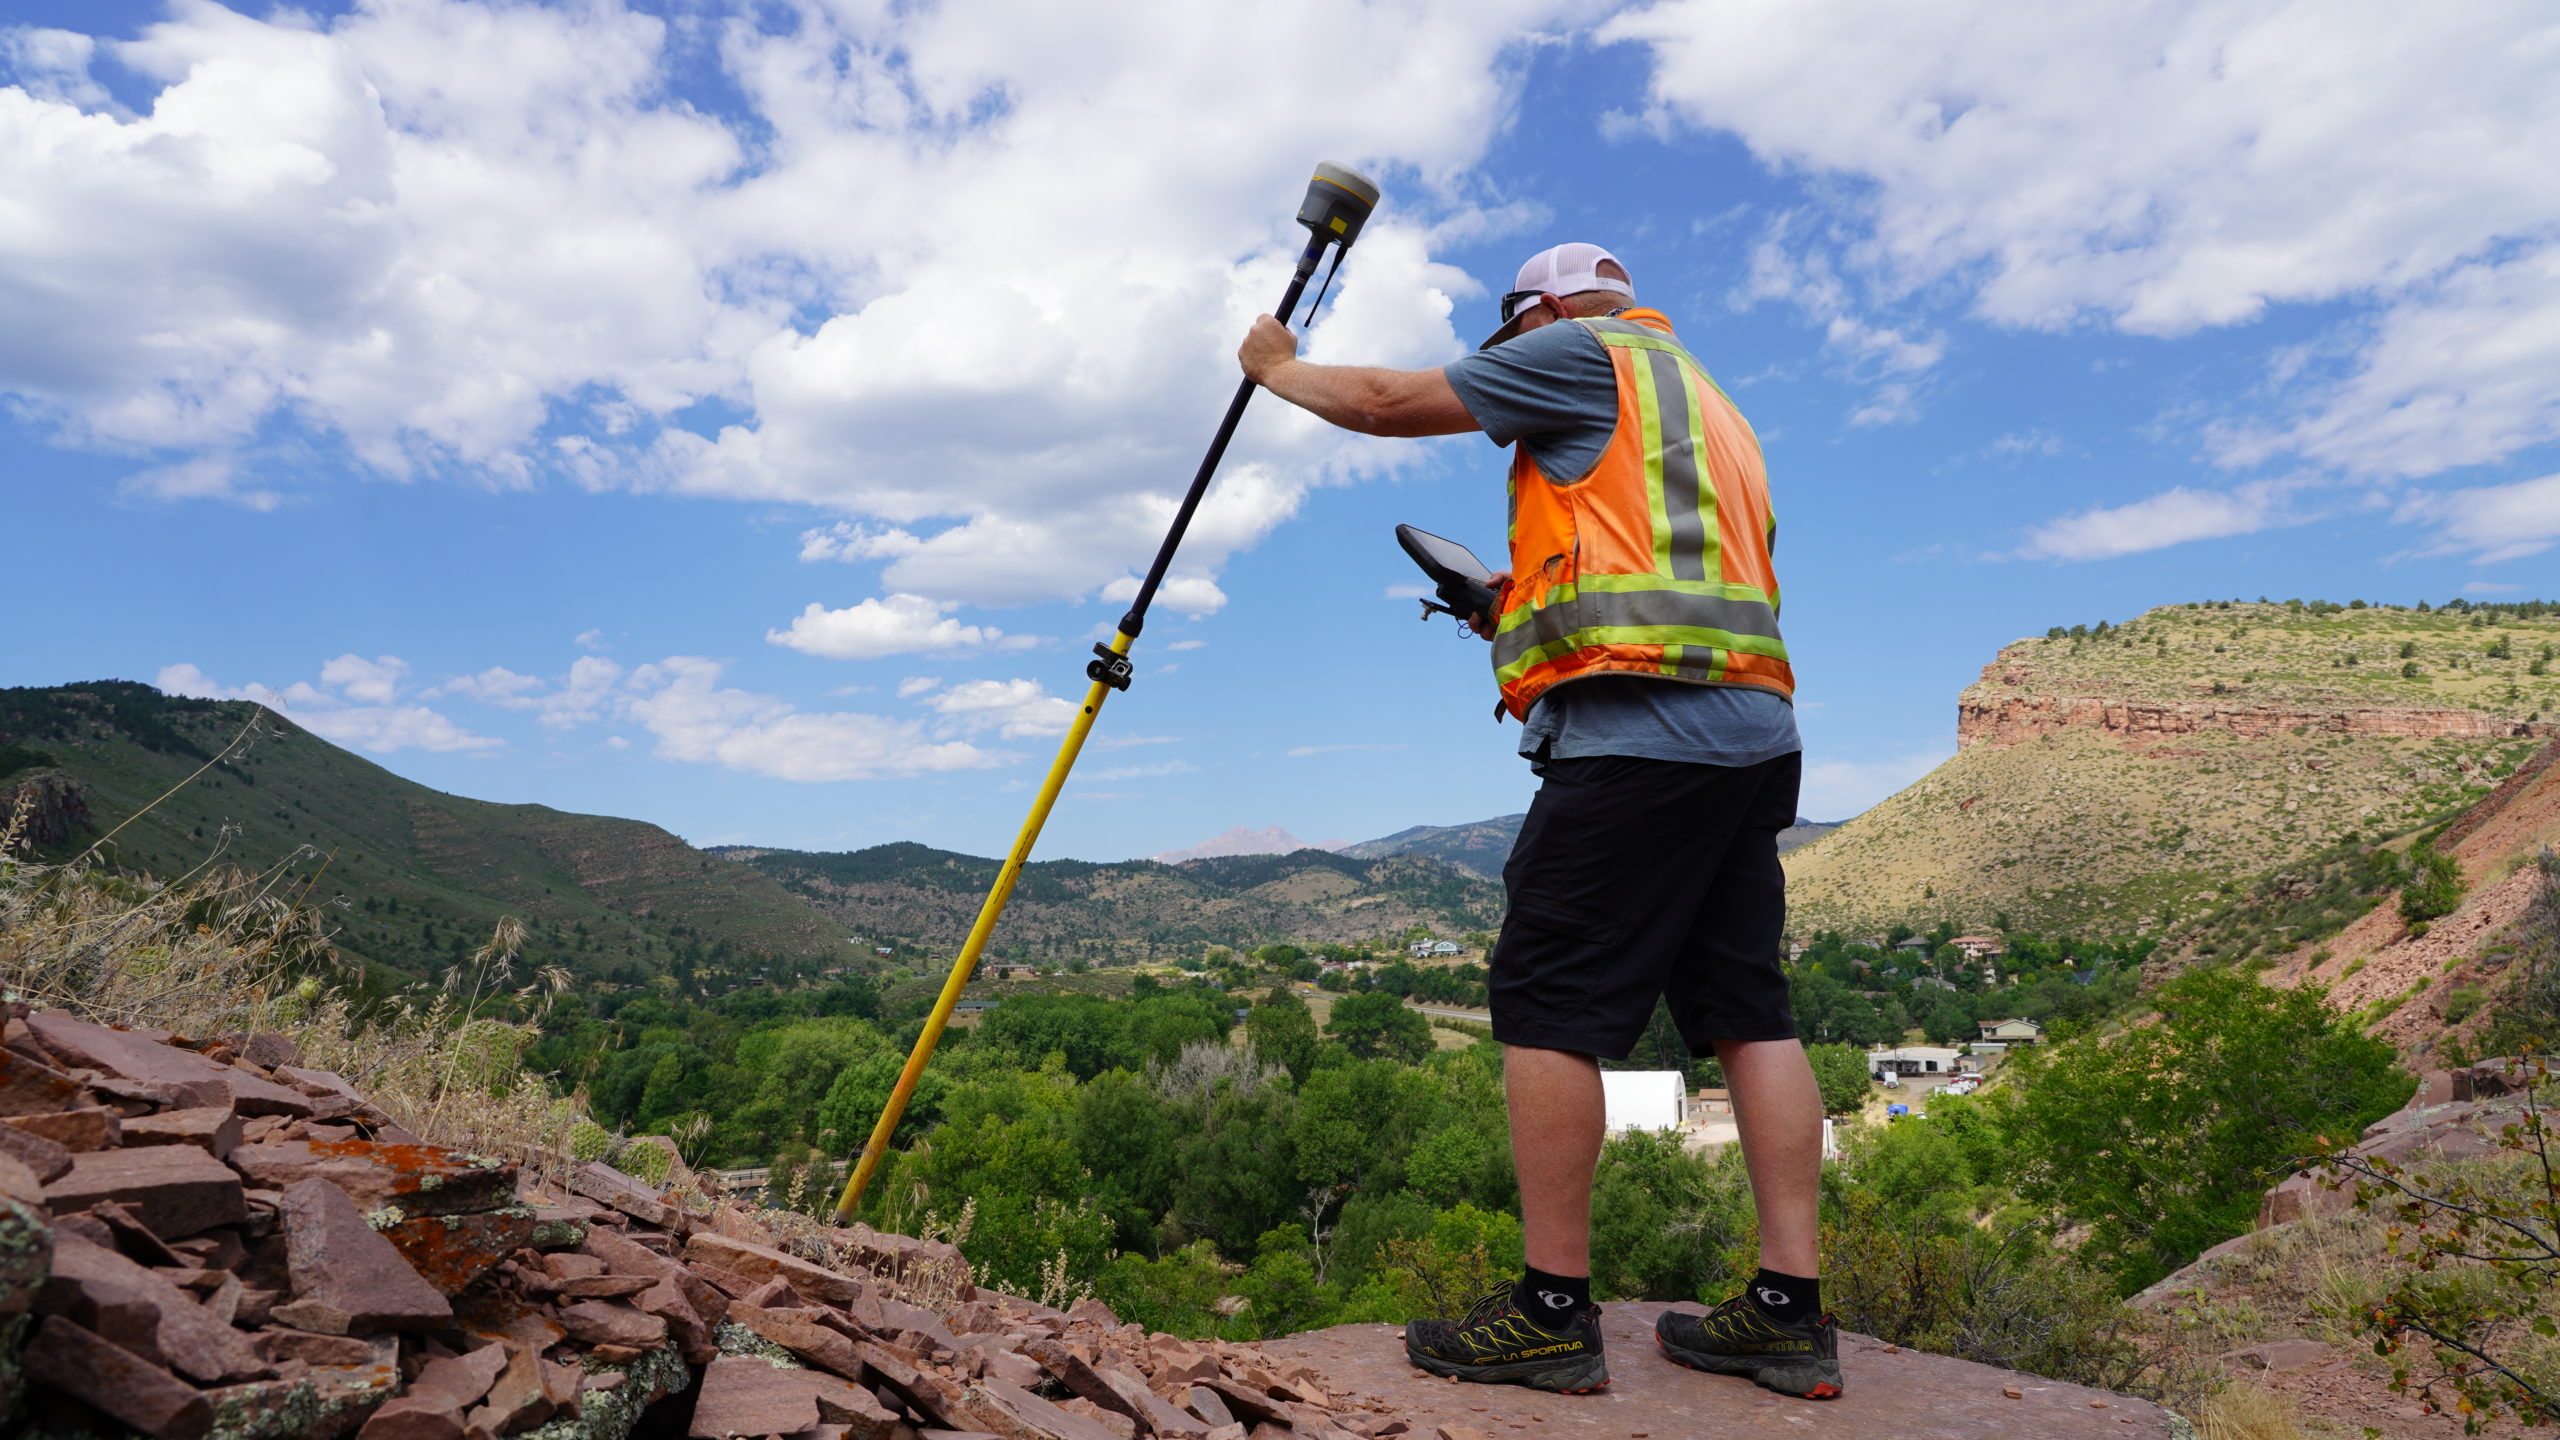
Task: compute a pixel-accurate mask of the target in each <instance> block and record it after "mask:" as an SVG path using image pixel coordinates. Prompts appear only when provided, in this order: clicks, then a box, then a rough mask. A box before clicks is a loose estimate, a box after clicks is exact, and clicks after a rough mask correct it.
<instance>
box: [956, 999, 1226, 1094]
mask: <svg viewBox="0 0 2560 1440" xmlns="http://www.w3.org/2000/svg"><path fill="white" fill-rule="evenodd" d="M1163 998H1165V997H1158V1000H1150V1001H1148V1002H1146V1003H1148V1004H1150V1005H1152V1004H1156V1003H1159V1001H1160V1000H1161V999H1163ZM1135 1010H1136V1007H1135V1006H1130V1005H1115V1004H1113V1003H1111V1002H1110V1001H1108V1000H1105V999H1103V998H1102V997H1101V996H1099V995H1021V996H1015V997H1012V998H1010V999H1007V1000H1006V1001H1005V1002H1004V1003H1003V1004H1001V1005H998V1006H997V1007H996V1008H995V1009H994V1010H992V1011H990V1012H988V1015H987V1018H986V1019H984V1020H982V1021H980V1022H979V1024H978V1036H979V1039H980V1040H981V1041H982V1042H983V1043H985V1044H988V1045H993V1046H997V1047H1000V1048H1002V1049H1004V1050H1007V1051H1010V1052H1011V1053H1012V1054H1013V1056H1014V1058H1015V1060H1016V1061H1017V1062H1018V1063H1019V1064H1021V1065H1022V1067H1023V1068H1025V1069H1037V1068H1038V1067H1039V1065H1040V1063H1041V1061H1042V1060H1043V1059H1044V1058H1046V1057H1047V1056H1049V1055H1051V1054H1057V1055H1063V1056H1065V1057H1066V1061H1067V1069H1068V1071H1069V1072H1070V1073H1072V1074H1073V1075H1074V1076H1075V1077H1076V1078H1077V1079H1079V1080H1090V1079H1092V1078H1093V1077H1094V1076H1096V1075H1099V1074H1101V1073H1102V1072H1103V1071H1105V1070H1110V1069H1114V1068H1118V1069H1123V1070H1132V1069H1136V1068H1137V1067H1138V1066H1139V1065H1140V1064H1142V1063H1143V1060H1142V1058H1141V1056H1140V1054H1139V1052H1138V1049H1137V1047H1136V1045H1135V1044H1133V1043H1132V1041H1131V1039H1130V1035H1129V1030H1130V1022H1131V1019H1132V1017H1133V1015H1134V1013H1135ZM1175 1048H1176V1051H1177V1053H1178V1052H1179V1049H1180V1047H1179V1046H1177V1047H1175Z"/></svg>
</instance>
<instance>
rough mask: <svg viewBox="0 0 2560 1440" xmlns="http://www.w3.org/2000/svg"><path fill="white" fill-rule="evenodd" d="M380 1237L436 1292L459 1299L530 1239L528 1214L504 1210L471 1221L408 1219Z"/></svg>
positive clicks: (447, 1217) (441, 1217) (463, 1218)
mask: <svg viewBox="0 0 2560 1440" xmlns="http://www.w3.org/2000/svg"><path fill="white" fill-rule="evenodd" d="M382 1237H383V1238H384V1239H386V1240H388V1241H390V1242H391V1244H392V1248H394V1249H396V1250H398V1251H399V1252H400V1254H401V1257H402V1258H403V1259H406V1260H407V1261H408V1262H409V1265H410V1268H412V1269H414V1270H416V1271H417V1272H418V1274H419V1276H420V1277H421V1278H422V1279H424V1280H425V1281H426V1282H427V1283H428V1284H430V1285H433V1286H434V1287H436V1289H437V1291H438V1292H440V1293H442V1294H445V1295H459V1294H461V1293H462V1292H463V1291H464V1290H466V1289H468V1288H470V1285H471V1282H472V1281H474V1280H477V1279H479V1278H480V1277H481V1276H483V1275H486V1274H488V1273H489V1271H490V1270H492V1269H494V1268H495V1267H496V1266H497V1263H498V1262H499V1261H501V1260H504V1259H506V1258H507V1257H508V1256H509V1255H512V1254H514V1253H515V1252H516V1250H517V1249H518V1248H520V1247H522V1246H523V1245H525V1244H527V1243H528V1242H530V1241H531V1240H532V1239H533V1212H532V1211H531V1210H530V1209H527V1208H526V1207H524V1206H522V1205H507V1206H502V1207H500V1208H498V1209H496V1210H483V1211H480V1212H478V1213H477V1214H471V1215H414V1216H411V1217H410V1218H408V1219H406V1220H403V1221H401V1222H400V1223H398V1224H396V1225H392V1226H390V1227H388V1228H386V1229H384V1230H383V1231H382Z"/></svg>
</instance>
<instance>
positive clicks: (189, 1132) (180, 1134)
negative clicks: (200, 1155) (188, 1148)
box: [122, 1105, 240, 1160]
mask: <svg viewBox="0 0 2560 1440" xmlns="http://www.w3.org/2000/svg"><path fill="white" fill-rule="evenodd" d="M123 1129H124V1133H123V1140H122V1143H124V1144H126V1145H193V1146H194V1147H196V1148H197V1149H199V1150H202V1151H203V1152H205V1153H206V1154H208V1155H210V1156H212V1157H213V1158H214V1159H216V1160H227V1159H229V1158H231V1152H232V1151H233V1150H236V1149H238V1148H239V1146H240V1116H239V1114H238V1113H237V1112H235V1111H231V1110H226V1109H223V1108H222V1107H220V1106H218V1105H205V1106H199V1107H198V1108H196V1109H193V1110H163V1111H161V1112H160V1113H159V1114H156V1115H137V1116H135V1117H134V1118H133V1119H130V1120H127V1121H125V1122H124V1127H123Z"/></svg>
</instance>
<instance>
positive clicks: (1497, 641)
mask: <svg viewBox="0 0 2560 1440" xmlns="http://www.w3.org/2000/svg"><path fill="white" fill-rule="evenodd" d="M1638 631H1641V632H1644V633H1646V634H1647V635H1650V636H1651V637H1652V638H1650V639H1645V640H1624V639H1623V637H1624V636H1625V635H1628V634H1632V633H1635V632H1638ZM1593 635H1602V636H1605V637H1607V639H1606V640H1605V641H1592V640H1588V639H1585V640H1582V641H1581V642H1580V643H1584V644H1596V643H1626V644H1640V645H1652V644H1677V645H1691V644H1707V645H1721V646H1724V647H1725V648H1727V649H1735V650H1745V651H1749V652H1750V653H1752V654H1755V655H1768V656H1771V657H1773V658H1776V659H1780V660H1783V659H1785V658H1786V656H1787V646H1786V641H1785V640H1784V639H1782V638H1781V637H1780V635H1779V633H1778V616H1777V612H1776V611H1774V610H1772V609H1771V608H1770V607H1768V606H1767V605H1764V604H1762V603H1761V602H1759V601H1757V600H1734V599H1727V598H1725V597H1724V596H1720V595H1698V594H1693V593H1689V592H1686V591H1680V590H1669V589H1651V590H1632V591H1620V592H1612V591H1606V590H1595V591H1591V592H1588V593H1583V592H1577V591H1575V590H1574V589H1573V588H1572V587H1570V586H1558V587H1557V588H1556V589H1555V590H1552V591H1550V592H1548V594H1547V597H1546V598H1545V599H1544V600H1543V601H1541V602H1540V603H1539V604H1537V605H1534V606H1523V607H1522V608H1520V609H1518V610H1514V611H1512V612H1511V613H1510V614H1508V615H1505V616H1503V617H1502V623H1501V625H1500V626H1499V627H1498V628H1497V629H1496V631H1495V633H1494V637H1493V664H1494V669H1495V670H1496V672H1498V673H1499V672H1507V671H1508V670H1510V669H1511V668H1513V667H1514V666H1515V665H1517V664H1519V663H1520V661H1521V658H1522V657H1523V656H1529V655H1547V656H1551V655H1555V654H1559V653H1563V652H1562V651H1559V650H1558V649H1557V647H1559V646H1563V647H1565V648H1566V649H1571V648H1573V645H1574V643H1575V642H1576V637H1588V636H1593ZM1533 663H1534V662H1533Z"/></svg>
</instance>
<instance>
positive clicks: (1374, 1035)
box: [1325, 990, 1432, 1064]
mask: <svg viewBox="0 0 2560 1440" xmlns="http://www.w3.org/2000/svg"><path fill="white" fill-rule="evenodd" d="M1325 1034H1326V1035H1327V1036H1329V1037H1331V1038H1332V1039H1334V1040H1335V1041H1338V1042H1340V1044H1341V1045H1342V1047H1343V1048H1344V1049H1346V1050H1349V1051H1350V1052H1351V1053H1352V1054H1353V1055H1356V1056H1358V1057H1359V1058H1361V1059H1363V1060H1367V1059H1372V1058H1375V1057H1378V1056H1387V1057H1389V1058H1392V1059H1397V1060H1402V1061H1404V1062H1406V1063H1407V1064H1420V1063H1421V1062H1422V1061H1423V1060H1424V1059H1425V1058H1427V1057H1428V1056H1429V1055H1430V1054H1431V1051H1432V1041H1431V1022H1430V1021H1428V1020H1425V1019H1423V1018H1422V1016H1421V1015H1420V1014H1418V1013H1416V1012H1414V1011H1411V1010H1408V1009H1406V1008H1405V1007H1404V1002H1403V1001H1401V1000H1398V999H1397V998H1396V997H1395V996H1393V995H1390V994H1388V993H1386V992H1385V991H1383V990H1373V991H1370V992H1369V993H1368V994H1365V995H1345V996H1344V997H1342V998H1341V999H1339V1000H1336V1001H1335V1002H1333V1016H1332V1018H1331V1019H1329V1020H1328V1021H1326V1023H1325Z"/></svg>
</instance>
